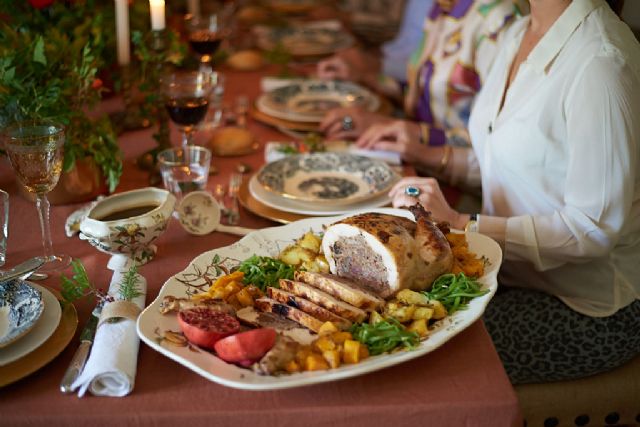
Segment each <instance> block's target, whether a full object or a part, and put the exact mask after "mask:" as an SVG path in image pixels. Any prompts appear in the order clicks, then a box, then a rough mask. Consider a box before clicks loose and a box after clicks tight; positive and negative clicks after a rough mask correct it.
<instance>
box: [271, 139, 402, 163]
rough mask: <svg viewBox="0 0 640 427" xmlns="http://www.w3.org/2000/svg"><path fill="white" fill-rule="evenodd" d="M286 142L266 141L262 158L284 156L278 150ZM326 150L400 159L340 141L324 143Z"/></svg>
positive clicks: (376, 157) (392, 153) (397, 156)
mask: <svg viewBox="0 0 640 427" xmlns="http://www.w3.org/2000/svg"><path fill="white" fill-rule="evenodd" d="M289 144H290V143H287V142H273V141H272V142H267V143H266V144H265V146H264V159H265V161H266V162H267V163H271V162H274V161H276V160H280V159H282V158H284V157H285V156H286V155H287V154H286V153H283V152H282V151H280V148H281V147H283V146H285V145H289ZM326 148H327V151H332V152H348V153H351V154H357V155H359V156H364V157H370V158H372V159H378V160H382V161H383V162H386V163H388V164H390V165H401V164H402V159H401V157H400V154H398V153H396V152H393V151H377V150H363V149H361V148H357V147H356V146H355V145H353V144H348V143H345V142H341V141H336V142H335V143H334V142H329V143H327V145H326Z"/></svg>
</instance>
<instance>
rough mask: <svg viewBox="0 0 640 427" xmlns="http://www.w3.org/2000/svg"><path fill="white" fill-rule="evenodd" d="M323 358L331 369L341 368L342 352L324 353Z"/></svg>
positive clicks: (329, 351) (328, 351)
mask: <svg viewBox="0 0 640 427" xmlns="http://www.w3.org/2000/svg"><path fill="white" fill-rule="evenodd" d="M322 357H324V360H326V361H327V363H328V364H329V366H330V367H331V369H336V368H338V367H340V352H339V351H338V350H326V351H323V352H322Z"/></svg>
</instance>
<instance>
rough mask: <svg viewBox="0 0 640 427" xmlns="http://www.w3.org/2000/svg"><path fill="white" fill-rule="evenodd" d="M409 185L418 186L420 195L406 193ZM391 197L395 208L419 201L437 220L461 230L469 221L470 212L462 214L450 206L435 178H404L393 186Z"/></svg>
mask: <svg viewBox="0 0 640 427" xmlns="http://www.w3.org/2000/svg"><path fill="white" fill-rule="evenodd" d="M407 187H415V188H417V189H418V190H420V195H419V196H418V197H412V196H407V195H406V193H405V190H406V189H407ZM389 197H391V201H392V203H393V207H394V208H400V207H404V206H412V205H415V204H416V203H418V202H419V203H421V204H422V206H424V208H425V209H426V210H428V211H430V212H431V214H432V215H433V218H434V219H435V220H436V221H446V222H448V223H449V224H451V226H452V227H454V228H457V229H459V230H462V229H464V227H465V225H466V224H467V222H468V221H469V215H468V214H461V213H459V212H457V211H456V210H454V209H452V208H451V206H449V203H447V200H446V199H445V198H444V194H442V190H440V185H439V184H438V181H436V180H435V179H434V178H423V177H417V176H412V177H406V178H402V179H401V180H400V181H398V183H397V184H396V185H394V186H393V188H392V189H391V191H390V192H389Z"/></svg>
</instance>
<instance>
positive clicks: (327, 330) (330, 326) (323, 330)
mask: <svg viewBox="0 0 640 427" xmlns="http://www.w3.org/2000/svg"><path fill="white" fill-rule="evenodd" d="M338 331H339V329H338V327H337V326H336V325H335V323H333V322H329V321H327V322H324V323H323V324H322V326H320V329H319V330H318V335H326V334H332V333H334V332H338Z"/></svg>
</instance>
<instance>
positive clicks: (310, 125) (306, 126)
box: [249, 97, 393, 132]
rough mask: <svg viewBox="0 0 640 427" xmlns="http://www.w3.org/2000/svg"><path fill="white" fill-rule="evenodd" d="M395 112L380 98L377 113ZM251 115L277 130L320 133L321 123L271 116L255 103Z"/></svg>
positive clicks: (385, 100) (389, 104) (391, 106)
mask: <svg viewBox="0 0 640 427" xmlns="http://www.w3.org/2000/svg"><path fill="white" fill-rule="evenodd" d="M392 111H393V105H392V104H391V102H389V100H387V99H385V98H382V97H380V107H379V108H378V110H377V111H376V112H377V113H379V114H383V115H389V114H391V112H392ZM249 115H250V116H251V117H252V118H253V119H254V120H256V121H258V122H261V123H264V124H266V125H269V126H273V127H275V128H282V129H287V130H292V131H299V132H320V128H319V125H320V123H319V122H296V121H293V120H285V119H281V118H278V117H274V116H271V115H269V114H267V113H264V112H262V111H260V110H258V107H256V105H255V103H253V104H251V106H250V107H249Z"/></svg>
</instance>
